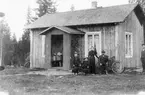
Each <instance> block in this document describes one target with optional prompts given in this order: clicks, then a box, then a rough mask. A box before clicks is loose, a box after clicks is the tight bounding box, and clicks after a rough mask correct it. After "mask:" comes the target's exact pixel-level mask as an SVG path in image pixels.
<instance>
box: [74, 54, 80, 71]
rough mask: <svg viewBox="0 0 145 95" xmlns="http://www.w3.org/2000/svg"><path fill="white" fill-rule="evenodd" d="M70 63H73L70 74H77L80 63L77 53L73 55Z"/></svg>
mask: <svg viewBox="0 0 145 95" xmlns="http://www.w3.org/2000/svg"><path fill="white" fill-rule="evenodd" d="M72 62H73V68H72V73H74V74H78V73H79V69H80V64H81V61H80V58H79V56H78V53H77V52H75V53H74V58H73V61H72Z"/></svg>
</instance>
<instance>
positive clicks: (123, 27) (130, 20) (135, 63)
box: [117, 11, 143, 67]
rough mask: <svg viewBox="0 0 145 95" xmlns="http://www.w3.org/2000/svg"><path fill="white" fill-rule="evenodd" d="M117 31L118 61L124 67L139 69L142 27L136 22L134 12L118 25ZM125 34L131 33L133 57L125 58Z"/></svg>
mask: <svg viewBox="0 0 145 95" xmlns="http://www.w3.org/2000/svg"><path fill="white" fill-rule="evenodd" d="M117 27H118V31H119V51H118V53H119V60H121V61H122V63H124V66H125V67H141V61H140V52H141V48H142V47H141V44H142V43H143V27H142V26H141V24H140V22H139V21H138V19H137V17H136V15H135V13H134V11H133V12H132V13H131V14H130V15H129V16H128V17H127V18H126V20H125V22H124V23H120V24H119V26H117ZM125 32H131V33H133V57H132V58H125V40H124V39H125Z"/></svg>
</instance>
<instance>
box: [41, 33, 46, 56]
mask: <svg viewBox="0 0 145 95" xmlns="http://www.w3.org/2000/svg"><path fill="white" fill-rule="evenodd" d="M45 38H46V35H42V36H41V39H42V40H41V41H42V43H41V45H42V53H41V54H42V57H45Z"/></svg>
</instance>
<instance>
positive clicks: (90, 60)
mask: <svg viewBox="0 0 145 95" xmlns="http://www.w3.org/2000/svg"><path fill="white" fill-rule="evenodd" d="M89 64H90V73H91V74H96V70H95V68H96V66H95V57H94V56H90V57H89Z"/></svg>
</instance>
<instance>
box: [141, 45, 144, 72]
mask: <svg viewBox="0 0 145 95" xmlns="http://www.w3.org/2000/svg"><path fill="white" fill-rule="evenodd" d="M141 62H142V67H143V72H144V71H145V44H142V51H141Z"/></svg>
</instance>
